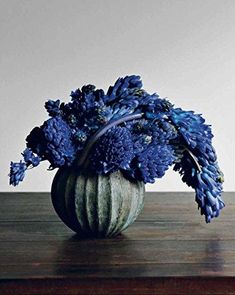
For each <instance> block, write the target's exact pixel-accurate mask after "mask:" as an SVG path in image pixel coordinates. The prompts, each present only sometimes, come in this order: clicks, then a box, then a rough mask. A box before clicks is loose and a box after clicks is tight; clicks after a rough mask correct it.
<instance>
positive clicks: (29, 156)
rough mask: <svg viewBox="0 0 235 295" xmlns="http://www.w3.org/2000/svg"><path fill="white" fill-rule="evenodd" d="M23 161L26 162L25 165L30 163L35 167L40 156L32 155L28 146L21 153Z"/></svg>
mask: <svg viewBox="0 0 235 295" xmlns="http://www.w3.org/2000/svg"><path fill="white" fill-rule="evenodd" d="M22 155H23V157H24V161H25V163H26V164H27V166H29V165H32V166H33V167H36V166H38V165H39V163H40V161H41V158H40V157H38V156H36V155H34V154H33V152H32V150H31V149H30V148H26V149H25V150H24V151H23V153H22Z"/></svg>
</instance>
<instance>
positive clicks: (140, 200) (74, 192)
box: [51, 168, 145, 237]
mask: <svg viewBox="0 0 235 295" xmlns="http://www.w3.org/2000/svg"><path fill="white" fill-rule="evenodd" d="M144 193H145V186H144V183H143V182H140V181H130V180H128V179H126V178H125V177H124V176H123V175H122V173H121V172H120V171H116V172H113V173H110V174H109V175H99V174H92V173H90V172H89V171H88V170H86V169H83V170H81V171H79V172H78V171H77V170H76V169H74V168H60V169H59V170H58V171H57V173H56V175H55V177H54V179H53V183H52V188H51V199H52V204H53V206H54V209H55V211H56V212H57V214H58V216H59V217H60V218H61V220H62V221H63V222H64V223H65V224H66V225H67V226H68V227H69V228H70V229H72V230H73V231H75V232H76V233H78V234H80V235H85V236H91V237H112V236H116V235H118V234H119V233H121V232H122V231H123V230H125V229H126V228H127V227H128V226H129V225H130V224H132V223H133V222H134V221H135V219H136V218H137V217H138V215H139V213H140V212H141V210H142V208H143V205H144Z"/></svg>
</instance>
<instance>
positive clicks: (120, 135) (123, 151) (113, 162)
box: [89, 126, 134, 174]
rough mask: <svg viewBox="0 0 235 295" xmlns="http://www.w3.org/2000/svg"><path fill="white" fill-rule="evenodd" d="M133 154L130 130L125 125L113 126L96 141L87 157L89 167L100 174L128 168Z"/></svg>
mask: <svg viewBox="0 0 235 295" xmlns="http://www.w3.org/2000/svg"><path fill="white" fill-rule="evenodd" d="M133 156H134V154H133V143H132V140H131V134H130V131H129V130H128V129H127V128H125V127H117V126H115V127H112V128H111V129H109V130H108V131H107V132H106V133H105V134H104V135H103V136H101V137H100V138H99V139H98V141H97V142H96V144H95V146H94V148H93V151H92V152H91V156H90V158H89V161H90V167H91V168H92V170H95V171H96V172H97V173H100V174H102V173H103V174H104V173H105V174H106V173H111V172H114V171H116V170H118V169H128V168H129V164H130V161H131V160H132V158H133Z"/></svg>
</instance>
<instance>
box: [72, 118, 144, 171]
mask: <svg viewBox="0 0 235 295" xmlns="http://www.w3.org/2000/svg"><path fill="white" fill-rule="evenodd" d="M143 115H144V114H143V113H139V114H131V115H126V116H123V117H121V118H119V119H117V120H111V121H110V122H108V123H107V124H106V125H104V126H103V127H102V128H100V129H99V130H97V131H96V133H95V134H94V135H93V136H91V138H90V139H89V140H88V142H87V143H86V145H85V147H84V149H83V151H82V154H81V157H80V158H79V160H78V163H77V164H78V166H82V165H83V164H84V162H85V161H86V159H87V156H88V154H89V152H90V150H91V148H92V147H93V145H94V144H95V143H96V141H97V140H98V139H99V138H100V137H101V136H102V135H103V134H104V133H105V132H106V131H107V130H109V129H110V128H112V127H113V126H117V125H119V124H121V123H123V122H126V121H130V120H134V119H140V118H142V117H143Z"/></svg>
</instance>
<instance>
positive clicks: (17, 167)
mask: <svg viewBox="0 0 235 295" xmlns="http://www.w3.org/2000/svg"><path fill="white" fill-rule="evenodd" d="M70 96H71V100H70V101H69V102H68V103H64V102H62V103H61V102H60V100H48V101H47V102H46V103H45V108H46V110H47V112H48V114H49V116H50V118H49V119H48V120H47V121H45V122H44V123H43V124H42V125H41V126H39V127H35V128H34V129H33V130H32V131H31V132H30V134H29V135H28V136H27V138H26V146H27V147H26V149H25V150H24V152H23V153H22V156H23V160H21V161H20V162H18V163H13V162H11V166H10V174H9V176H10V184H12V185H14V186H15V185H18V184H19V182H20V181H22V180H23V179H24V175H25V171H26V170H27V169H29V168H32V167H36V166H38V165H39V164H40V162H41V161H45V160H47V161H49V163H50V166H49V169H55V168H60V167H64V166H74V167H77V168H78V169H83V168H88V169H90V170H92V171H93V172H94V173H98V174H109V173H112V172H115V171H117V170H120V171H121V172H122V173H123V175H124V176H125V177H126V178H127V179H129V180H133V179H135V180H138V181H143V182H144V183H153V182H154V181H155V180H156V178H160V177H162V176H163V175H164V174H165V172H166V170H167V169H168V168H169V166H171V165H174V170H175V171H179V173H180V174H181V176H182V180H183V182H185V183H186V184H187V185H188V186H190V187H192V188H193V189H195V192H196V202H197V204H198V208H200V211H201V214H202V215H205V220H206V222H210V221H211V218H213V217H217V216H218V215H219V213H220V210H221V209H222V208H223V207H224V206H225V205H224V202H223V200H222V198H221V193H222V183H223V173H222V172H221V170H220V169H219V166H218V163H217V157H216V153H215V150H214V148H213V146H212V137H213V135H212V132H211V127H210V126H209V125H206V124H205V120H204V119H203V118H202V116H201V115H198V114H195V113H194V112H193V111H184V110H182V109H181V108H175V107H174V106H173V105H172V104H171V103H170V102H169V101H168V100H166V99H161V98H160V97H159V95H158V94H156V93H154V94H149V93H147V92H146V91H145V90H144V89H143V88H142V81H141V79H140V76H136V75H132V76H126V77H124V78H119V79H118V80H117V81H116V82H115V84H114V85H113V86H110V87H109V89H108V91H107V92H106V93H105V92H104V91H103V90H102V89H96V87H95V86H93V85H85V86H83V87H82V88H81V89H77V90H75V91H72V92H71V94H70Z"/></svg>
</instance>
